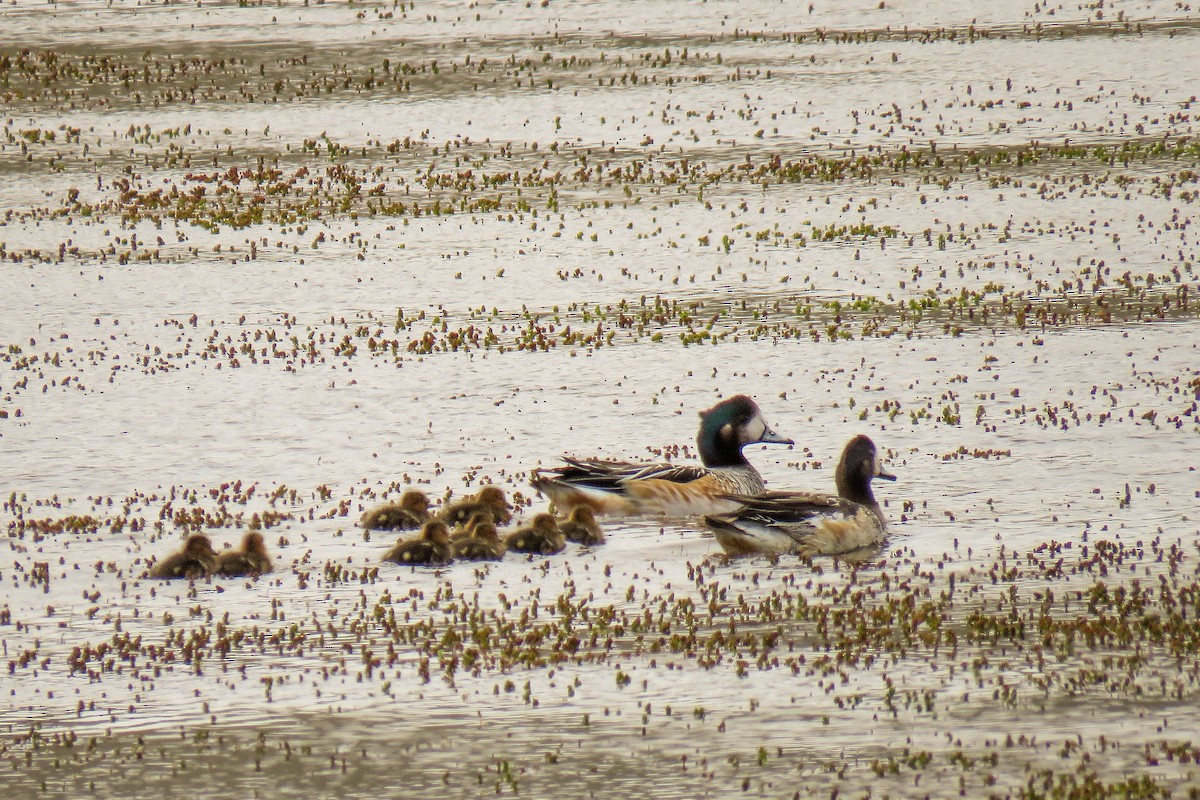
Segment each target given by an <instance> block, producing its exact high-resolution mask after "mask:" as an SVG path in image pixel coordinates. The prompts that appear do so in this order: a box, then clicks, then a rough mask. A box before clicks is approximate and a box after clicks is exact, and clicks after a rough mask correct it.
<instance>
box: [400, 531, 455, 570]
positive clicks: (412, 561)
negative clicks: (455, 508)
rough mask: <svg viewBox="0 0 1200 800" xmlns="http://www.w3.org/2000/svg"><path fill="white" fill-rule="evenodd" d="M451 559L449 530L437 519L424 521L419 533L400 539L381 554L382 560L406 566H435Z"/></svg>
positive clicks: (452, 557) (447, 562) (452, 556)
mask: <svg viewBox="0 0 1200 800" xmlns="http://www.w3.org/2000/svg"><path fill="white" fill-rule="evenodd" d="M453 559H454V553H453V551H452V549H451V547H450V532H449V530H448V529H447V528H446V524H445V523H444V522H441V521H439V520H431V521H430V522H427V523H425V525H424V527H422V528H421V533H420V534H419V535H417V536H415V537H412V538H409V539H400V540H399V541H397V542H396V544H395V545H394V546H393V547H392V549H391V550H388V551H387V552H386V553H384V555H383V560H384V561H391V562H392V563H394V564H403V565H408V566H416V565H422V566H428V567H437V566H442V565H443V564H449V563H450V562H451V561H452V560H453Z"/></svg>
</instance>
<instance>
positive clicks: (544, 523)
mask: <svg viewBox="0 0 1200 800" xmlns="http://www.w3.org/2000/svg"><path fill="white" fill-rule="evenodd" d="M504 543H505V544H506V545H507V546H508V549H509V550H512V551H514V552H517V553H535V554H540V555H544V556H551V555H554V554H555V553H561V552H562V551H563V550H565V549H566V547H567V540H566V538H565V537H564V536H563V534H562V531H560V530H559V529H558V522H557V521H556V520H555V519H554V515H553V514H548V513H542V514H535V515H534V517H533V520H532V521H531V522H530V523H529V524H528V525H522V526H521V527H519V528H517V529H516V530H515V531H513V532H512V533H510V534H509V535H508V536H506V537H505V539H504Z"/></svg>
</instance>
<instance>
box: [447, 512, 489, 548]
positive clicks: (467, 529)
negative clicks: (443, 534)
mask: <svg viewBox="0 0 1200 800" xmlns="http://www.w3.org/2000/svg"><path fill="white" fill-rule="evenodd" d="M480 525H491V526H492V527H493V528H494V527H495V523H494V522H492V515H491V512H488V511H476V512H475V513H474V514H472V515H471V518H470V519H469V520H467V521H466V522H465V523H463V524H461V525H459V526H458V527H456V528H454V529H453V530H452V531H450V543H451V544H453V543H455V542H458V541H461V540H463V539H469V538H471V534H473V533H474V532H475V529H476V528H478V527H479V526H480Z"/></svg>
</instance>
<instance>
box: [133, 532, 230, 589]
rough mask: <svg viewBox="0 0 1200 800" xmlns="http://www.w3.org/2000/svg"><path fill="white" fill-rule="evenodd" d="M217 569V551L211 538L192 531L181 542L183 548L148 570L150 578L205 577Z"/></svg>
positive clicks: (189, 578)
mask: <svg viewBox="0 0 1200 800" xmlns="http://www.w3.org/2000/svg"><path fill="white" fill-rule="evenodd" d="M216 569H217V552H216V551H215V550H213V546H212V540H211V539H209V538H208V537H207V536H205V535H204V534H203V533H194V534H192V535H191V536H189V537H188V538H187V541H185V542H184V543H183V550H181V551H179V552H178V553H173V554H171V555H170V556H167V557H166V558H165V559H163V561H162V563H161V564H156V565H155V566H154V569H152V570H151V571H150V577H151V578H160V579H167V580H170V579H174V578H186V579H188V580H195V579H196V578H206V577H208V576H209V575H211V574H212V573H213V572H215V571H216Z"/></svg>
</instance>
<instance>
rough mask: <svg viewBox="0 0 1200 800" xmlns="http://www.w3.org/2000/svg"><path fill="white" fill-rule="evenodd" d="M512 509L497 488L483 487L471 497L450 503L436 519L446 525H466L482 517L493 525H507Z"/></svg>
mask: <svg viewBox="0 0 1200 800" xmlns="http://www.w3.org/2000/svg"><path fill="white" fill-rule="evenodd" d="M511 509H512V507H511V506H510V505H509V504H508V500H507V499H506V498H505V497H504V490H503V489H501V488H500V487H499V486H484V487H483V488H482V489H480V490H479V492H478V493H476V494H475V495H472V496H471V497H467V498H464V499H462V500H459V501H458V502H457V503H451V504H449V505H447V506H446V507H445V508H443V509H442V511H441V513H439V514H438V519H440V520H442V521H443V522H445V523H446V524H447V525H466V524H469V523H470V521H471V520H473V519H475V518H476V517H478V516H480V515H483V516H485V517H487V518H488V519H490V521H491V522H492V524H493V525H507V524H508V523H509V522H510V521H511V520H512V511H511Z"/></svg>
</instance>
